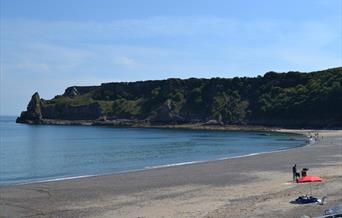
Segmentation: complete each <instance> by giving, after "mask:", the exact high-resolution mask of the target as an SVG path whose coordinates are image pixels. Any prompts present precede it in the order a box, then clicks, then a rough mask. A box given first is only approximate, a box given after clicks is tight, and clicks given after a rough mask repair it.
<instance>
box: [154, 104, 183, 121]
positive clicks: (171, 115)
mask: <svg viewBox="0 0 342 218" xmlns="http://www.w3.org/2000/svg"><path fill="white" fill-rule="evenodd" d="M183 120H184V119H183V117H181V116H180V115H178V114H176V113H175V111H173V110H172V102H171V100H170V99H168V100H166V101H165V103H164V104H163V105H161V106H160V108H159V109H158V110H157V112H156V114H155V116H154V117H153V118H152V121H153V122H158V123H169V122H175V123H179V122H182V121H183Z"/></svg>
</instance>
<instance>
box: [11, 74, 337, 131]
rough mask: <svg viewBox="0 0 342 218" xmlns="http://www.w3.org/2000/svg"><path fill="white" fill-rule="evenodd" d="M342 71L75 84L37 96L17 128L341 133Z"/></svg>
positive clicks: (22, 115) (30, 103) (23, 113)
mask: <svg viewBox="0 0 342 218" xmlns="http://www.w3.org/2000/svg"><path fill="white" fill-rule="evenodd" d="M341 111H342V68H341V67H339V68H333V69H327V70H323V71H317V72H310V73H301V72H288V73H276V72H268V73H266V74H265V75H264V76H263V77H261V76H258V77H255V78H246V77H242V78H238V77H236V78H232V79H224V78H212V79H196V78H190V79H185V80H182V79H167V80H156V81H138V82H120V83H104V84H101V85H100V86H73V87H69V88H67V89H66V90H65V92H64V94H63V95H57V96H56V97H55V98H53V99H50V100H44V99H41V98H40V97H39V94H38V93H35V94H34V95H33V96H32V98H31V100H30V102H29V104H28V106H27V110H26V111H24V112H22V113H21V115H20V117H18V119H17V122H19V123H34V124H54V123H55V124H79V123H87V124H96V125H102V124H103V125H128V126H130V125H140V124H142V125H144V124H187V123H206V124H214V125H221V124H235V125H263V126H279V127H308V128H312V127H314V128H322V127H330V128H331V127H342V112H341Z"/></svg>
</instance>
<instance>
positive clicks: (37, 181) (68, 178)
mask: <svg viewBox="0 0 342 218" xmlns="http://www.w3.org/2000/svg"><path fill="white" fill-rule="evenodd" d="M93 176H96V175H83V176H69V177H61V178H54V179H43V180H34V181H28V182H21V183H19V184H18V185H25V184H32V183H40V182H56V181H63V180H71V179H81V178H87V177H93Z"/></svg>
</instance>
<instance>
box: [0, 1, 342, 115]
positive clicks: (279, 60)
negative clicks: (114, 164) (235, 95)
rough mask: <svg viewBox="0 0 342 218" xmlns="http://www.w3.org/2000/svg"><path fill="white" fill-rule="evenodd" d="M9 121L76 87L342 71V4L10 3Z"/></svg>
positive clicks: (6, 42) (5, 78) (5, 5)
mask: <svg viewBox="0 0 342 218" xmlns="http://www.w3.org/2000/svg"><path fill="white" fill-rule="evenodd" d="M0 10H1V11H0V12H1V13H0V16H1V17H0V18H1V19H0V30H1V31H0V61H1V62H0V64H1V65H0V70H1V77H0V85H1V88H0V103H1V104H0V115H19V114H20V112H21V111H23V110H26V106H27V104H28V102H29V100H30V98H31V95H32V94H33V93H34V92H36V91H38V92H39V94H40V96H41V97H42V98H44V99H50V98H53V97H54V96H55V95H57V94H62V93H63V92H64V90H65V88H67V87H69V86H73V85H100V84H101V83H104V82H114V81H137V80H151V79H167V78H176V77H177V78H190V77H199V78H211V77H227V78H232V77H235V76H247V77H254V76H257V75H263V74H264V73H266V72H268V71H277V72H287V71H305V72H308V71H315V70H321V69H326V68H331V67H337V66H342V1H341V0H329V1H327V0H301V1H298V0H287V1H270V0H259V1H255V0H235V1H232V0H207V1H203V0H171V1H169V0H163V1H160V0H122V1H121V0H96V1H94V0H72V1H70V0H58V1H56V0H0Z"/></svg>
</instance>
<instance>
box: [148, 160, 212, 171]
mask: <svg viewBox="0 0 342 218" xmlns="http://www.w3.org/2000/svg"><path fill="white" fill-rule="evenodd" d="M203 162H208V161H189V162H181V163H174V164H165V165H157V166H151V167H145V169H157V168H165V167H175V166H183V165H188V164H196V163H203Z"/></svg>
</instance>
